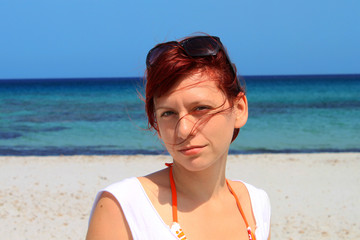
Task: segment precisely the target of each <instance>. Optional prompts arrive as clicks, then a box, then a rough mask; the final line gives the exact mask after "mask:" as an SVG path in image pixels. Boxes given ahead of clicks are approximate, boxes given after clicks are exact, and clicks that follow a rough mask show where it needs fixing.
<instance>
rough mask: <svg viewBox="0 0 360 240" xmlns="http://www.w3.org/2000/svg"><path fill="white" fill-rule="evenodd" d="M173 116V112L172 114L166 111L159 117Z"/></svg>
mask: <svg viewBox="0 0 360 240" xmlns="http://www.w3.org/2000/svg"><path fill="white" fill-rule="evenodd" d="M173 114H174V112H172V111H166V112H163V113H162V114H161V117H169V116H171V115H173Z"/></svg>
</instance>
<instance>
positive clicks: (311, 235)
mask: <svg viewBox="0 0 360 240" xmlns="http://www.w3.org/2000/svg"><path fill="white" fill-rule="evenodd" d="M170 160H171V159H170V157H169V156H143V155H134V156H61V157H0V182H1V186H0V236H1V237H0V238H1V239H7V240H13V239H14V240H15V239H16V240H20V239H39V240H42V239H84V238H85V235H86V231H87V224H88V218H89V214H90V210H91V207H92V204H93V200H94V197H95V195H96V193H97V191H98V190H100V189H101V188H103V187H105V186H107V185H109V184H110V183H113V182H116V181H119V180H121V179H124V178H127V177H131V176H140V175H145V174H147V173H149V172H151V171H156V170H159V169H161V168H163V167H164V163H165V162H170ZM359 173H360V153H338V154H335V153H331V154H330V153H329V154H328V153H321V154H254V155H230V156H229V160H228V167H227V176H228V178H230V179H241V180H244V181H246V182H248V183H251V184H253V185H255V186H257V187H259V188H263V189H264V190H266V191H267V193H268V194H269V197H270V200H271V205H272V233H271V234H272V239H282V240H284V239H294V240H295V239H360V221H359V219H360V206H359V199H360V191H359V186H360V174H359Z"/></svg>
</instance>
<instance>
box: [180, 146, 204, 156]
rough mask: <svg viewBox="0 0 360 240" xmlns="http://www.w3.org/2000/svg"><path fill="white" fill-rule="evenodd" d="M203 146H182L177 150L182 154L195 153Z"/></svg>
mask: <svg viewBox="0 0 360 240" xmlns="http://www.w3.org/2000/svg"><path fill="white" fill-rule="evenodd" d="M204 147H205V146H189V147H184V148H182V149H180V150H179V152H181V153H182V154H184V155H187V156H189V155H196V154H198V153H200V152H201V151H202V150H203V149H204Z"/></svg>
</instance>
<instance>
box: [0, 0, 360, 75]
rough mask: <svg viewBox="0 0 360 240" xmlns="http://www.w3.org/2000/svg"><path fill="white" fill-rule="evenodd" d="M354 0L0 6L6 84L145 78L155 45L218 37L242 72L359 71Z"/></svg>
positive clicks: (10, 1) (87, 0) (79, 1)
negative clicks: (23, 80) (36, 80)
mask: <svg viewBox="0 0 360 240" xmlns="http://www.w3.org/2000/svg"><path fill="white" fill-rule="evenodd" d="M359 11H360V1H358V0H337V1H334V0H302V1H301V0H232V1H230V0H219V1H212V0H198V1H195V0H192V1H188V0H183V1H170V0H169V1H165V0H151V1H150V0H148V1H137V0H127V1H122V0H23V1H20V0H0V32H1V37H0V79H9V78H67V77H70V78H71V77H132V76H143V74H144V70H145V63H144V62H145V57H146V54H147V52H148V50H149V49H150V48H152V47H153V46H154V45H155V44H157V43H159V42H163V41H168V40H174V39H178V38H182V37H184V36H187V35H190V34H192V33H196V32H206V33H209V34H212V35H217V36H219V37H220V38H221V39H222V42H223V43H224V44H225V45H226V47H227V49H228V50H229V54H230V57H231V59H232V61H233V62H234V63H235V64H236V65H237V68H238V70H239V73H240V74H242V75H284V74H354V73H360V46H359V43H360V27H359V24H360V14H359Z"/></svg>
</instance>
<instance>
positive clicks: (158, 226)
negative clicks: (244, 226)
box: [90, 177, 270, 240]
mask: <svg viewBox="0 0 360 240" xmlns="http://www.w3.org/2000/svg"><path fill="white" fill-rule="evenodd" d="M243 183H244V182H243ZM244 184H245V186H246V188H247V189H248V191H249V195H250V199H251V205H252V208H253V213H254V217H255V221H256V229H255V236H256V240H266V239H268V237H269V233H270V201H269V198H268V196H267V194H266V192H265V191H263V190H261V189H258V188H255V187H254V186H252V185H250V184H247V183H244ZM104 191H106V192H109V193H111V194H112V195H113V196H114V197H115V198H116V199H117V201H118V202H119V204H120V206H121V208H122V210H123V212H124V215H125V218H126V220H127V222H128V224H129V227H130V230H131V234H132V236H133V238H134V240H147V239H149V240H150V239H153V240H171V239H174V240H178V239H179V238H178V237H177V236H176V234H175V233H172V232H171V230H170V226H168V225H166V224H165V222H164V221H163V220H162V218H161V217H160V215H159V214H158V212H157V211H156V209H155V208H154V206H153V205H152V203H151V201H150V199H149V198H148V196H147V195H146V192H145V190H144V188H143V187H142V185H141V183H140V181H139V180H138V179H137V178H135V177H133V178H128V179H124V180H122V181H120V182H117V183H114V184H111V185H110V186H108V187H106V188H105V189H103V190H101V191H99V192H98V194H97V195H96V198H95V201H94V205H93V208H92V211H91V215H90V219H91V216H92V214H93V211H94V209H95V206H96V204H97V202H98V201H99V198H100V196H101V194H102V193H103V192H104Z"/></svg>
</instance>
